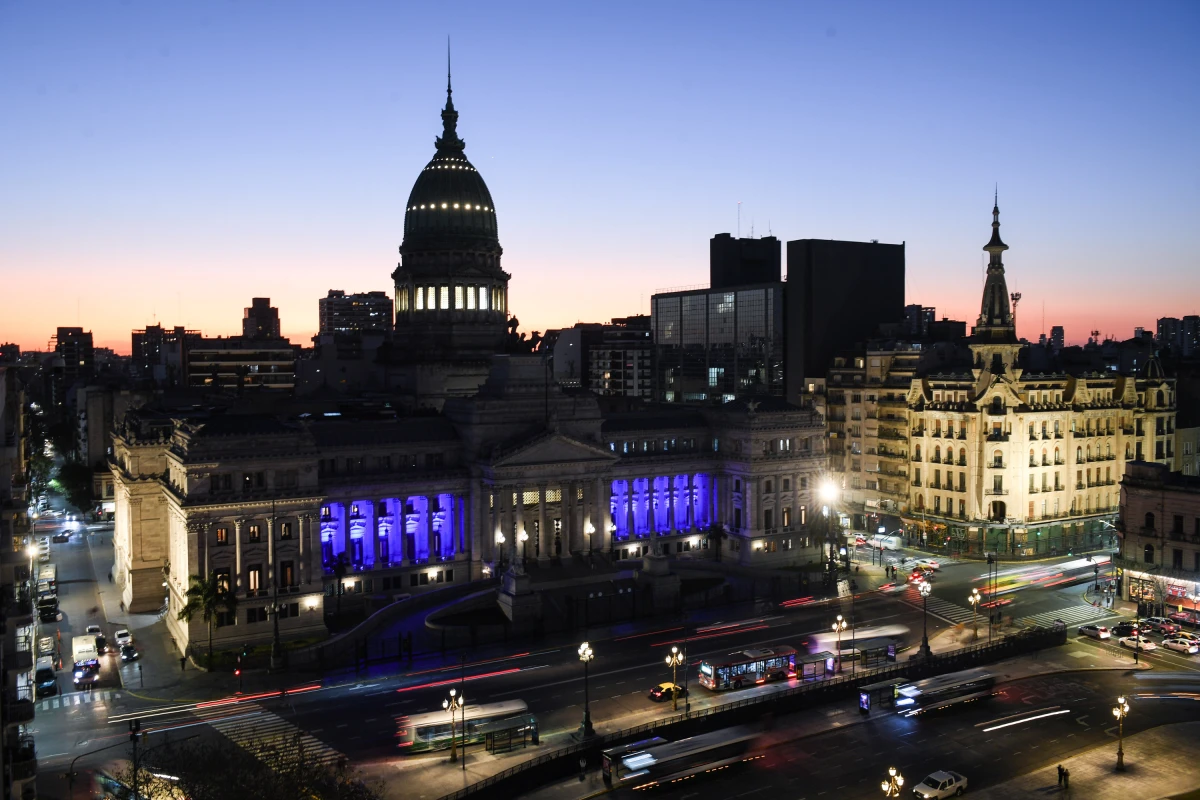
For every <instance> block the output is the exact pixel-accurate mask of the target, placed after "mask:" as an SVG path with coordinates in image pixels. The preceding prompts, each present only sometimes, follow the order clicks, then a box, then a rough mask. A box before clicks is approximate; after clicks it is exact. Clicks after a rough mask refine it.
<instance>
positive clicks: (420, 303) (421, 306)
mask: <svg viewBox="0 0 1200 800" xmlns="http://www.w3.org/2000/svg"><path fill="white" fill-rule="evenodd" d="M424 310H425V289H424V288H423V287H421V286H418V287H417V311H424Z"/></svg>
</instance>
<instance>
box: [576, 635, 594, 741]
mask: <svg viewBox="0 0 1200 800" xmlns="http://www.w3.org/2000/svg"><path fill="white" fill-rule="evenodd" d="M595 657H596V654H595V653H594V652H593V651H592V646H591V645H590V644H588V643H587V642H584V643H583V644H581V645H579V660H580V661H582V662H583V724H582V725H580V726H579V732H580V734H581V735H582V736H583V738H585V739H590V738H591V737H593V736H595V735H596V729H595V728H593V727H592V708H591V703H590V702H589V700H588V664H590V663H591V661H592V659H593V658H595Z"/></svg>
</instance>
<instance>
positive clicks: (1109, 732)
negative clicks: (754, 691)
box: [613, 671, 1200, 800]
mask: <svg viewBox="0 0 1200 800" xmlns="http://www.w3.org/2000/svg"><path fill="white" fill-rule="evenodd" d="M1197 691H1200V674H1196V673H1187V674H1186V675H1170V676H1160V675H1155V674H1153V673H1150V674H1147V673H1139V674H1129V673H1124V672H1107V671H1105V672H1073V673H1062V674H1057V675H1047V676H1041V677H1035V678H1028V679H1025V680H1020V681H1015V682H1012V683H1008V684H1001V685H998V686H997V694H996V696H995V697H993V698H992V699H991V700H988V701H981V702H976V703H971V704H967V705H963V706H959V707H957V708H950V709H945V710H943V711H939V712H935V713H932V714H927V715H923V716H921V717H915V718H905V717H902V716H899V715H897V714H877V715H873V716H872V717H871V719H870V720H868V721H866V722H863V723H861V724H854V725H850V726H847V727H844V728H840V729H838V730H835V731H831V732H829V733H825V734H822V735H820V736H815V737H811V738H807V739H800V740H798V741H794V742H790V743H788V744H784V745H780V746H778V747H774V748H771V749H768V750H765V751H756V752H754V751H752V752H751V753H750V754H748V755H749V758H750V760H747V761H745V762H743V763H742V764H740V765H738V766H736V767H733V768H729V769H725V770H720V771H716V772H713V773H710V774H704V775H700V776H697V777H695V778H691V779H687V780H683V781H680V782H678V783H677V784H670V785H666V786H660V787H655V788H653V789H652V790H650V791H640V792H639V791H632V790H629V789H625V790H620V791H617V792H614V793H613V795H614V796H615V797H647V796H654V797H661V798H693V799H694V800H705V798H721V799H722V800H726V799H727V798H744V797H745V798H756V797H788V798H796V799H797V800H805V799H806V798H818V797H823V796H828V797H851V798H853V797H879V796H880V783H881V782H882V781H883V780H884V779H886V778H887V776H888V768H889V767H896V768H897V769H898V770H899V771H900V774H901V775H903V776H904V778H905V781H906V783H905V789H904V792H903V794H904V795H908V794H909V789H910V788H911V787H913V786H915V785H916V784H917V783H918V782H919V781H920V780H921V779H922V778H923V777H924V776H926V775H928V774H929V773H931V772H934V771H937V770H954V771H955V772H959V773H961V774H963V775H965V776H966V777H967V779H968V782H969V784H968V786H969V789H972V790H974V789H979V788H983V787H985V786H988V785H991V784H995V783H999V782H1001V781H1003V780H1006V779H1008V778H1011V777H1013V776H1014V775H1020V774H1023V773H1025V772H1029V771H1032V770H1034V769H1037V768H1040V767H1044V766H1047V765H1053V764H1054V763H1055V762H1056V761H1060V760H1062V759H1065V758H1067V757H1068V756H1070V755H1073V754H1076V753H1078V752H1081V751H1083V750H1087V749H1090V748H1093V747H1097V746H1103V745H1107V746H1111V747H1112V751H1113V759H1114V763H1115V760H1116V728H1115V725H1114V722H1113V717H1112V711H1111V709H1112V706H1113V705H1114V700H1115V698H1116V697H1117V696H1119V695H1125V696H1126V697H1130V698H1132V700H1131V706H1132V710H1131V711H1130V713H1129V717H1128V719H1126V721H1125V733H1126V734H1127V735H1130V734H1134V733H1138V732H1140V731H1144V730H1148V729H1149V728H1152V727H1154V726H1157V725H1162V724H1165V723H1171V722H1186V721H1192V720H1194V719H1195V718H1196V712H1197V702H1196V698H1197V697H1200V695H1195V694H1194V693H1196V692H1197ZM1175 692H1191V693H1193V694H1194V696H1192V697H1179V696H1176V695H1175V694H1173V693H1175ZM785 725H786V721H781V726H785Z"/></svg>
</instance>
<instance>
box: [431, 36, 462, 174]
mask: <svg viewBox="0 0 1200 800" xmlns="http://www.w3.org/2000/svg"><path fill="white" fill-rule="evenodd" d="M433 143H434V145H435V146H436V147H437V154H438V155H442V156H451V155H456V154H457V155H462V153H463V151H465V150H466V148H467V143H466V142H464V141H463V140H462V139H460V138H458V112H457V111H455V110H454V88H453V87H452V86H451V84H450V40H449V39H447V40H446V107H445V108H444V109H442V135H441V136H439V137H438V138H437V139H434V141H433Z"/></svg>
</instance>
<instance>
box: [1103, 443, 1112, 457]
mask: <svg viewBox="0 0 1200 800" xmlns="http://www.w3.org/2000/svg"><path fill="white" fill-rule="evenodd" d="M1104 457H1105V458H1112V445H1111V444H1106V445H1104Z"/></svg>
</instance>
